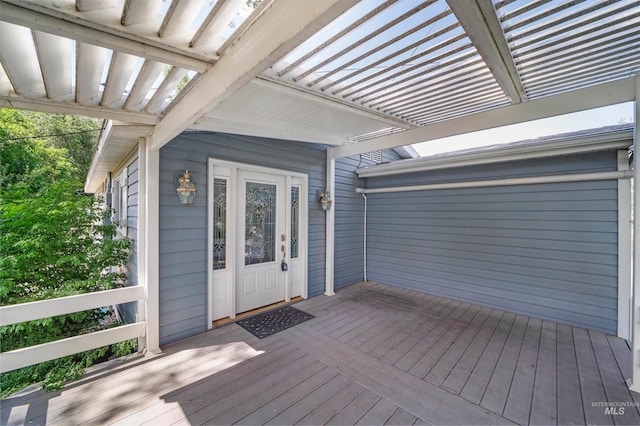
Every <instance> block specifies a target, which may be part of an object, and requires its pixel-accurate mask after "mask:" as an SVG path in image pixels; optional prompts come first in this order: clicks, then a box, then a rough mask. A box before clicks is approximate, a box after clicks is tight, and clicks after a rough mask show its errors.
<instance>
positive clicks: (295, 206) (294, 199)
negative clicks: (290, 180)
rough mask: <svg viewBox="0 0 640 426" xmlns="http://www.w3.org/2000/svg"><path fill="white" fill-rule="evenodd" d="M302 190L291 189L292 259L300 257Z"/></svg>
mask: <svg viewBox="0 0 640 426" xmlns="http://www.w3.org/2000/svg"><path fill="white" fill-rule="evenodd" d="M299 223H300V188H299V187H297V186H292V187H291V258H292V259H295V258H297V257H298V244H299V234H300V231H299V229H300V226H299Z"/></svg>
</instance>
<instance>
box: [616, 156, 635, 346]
mask: <svg viewBox="0 0 640 426" xmlns="http://www.w3.org/2000/svg"><path fill="white" fill-rule="evenodd" d="M629 169H630V166H629V151H628V150H626V149H623V150H619V151H618V171H627V170H629ZM631 300H632V294H631V181H630V179H618V337H622V338H623V339H631V327H632V325H631V316H632V308H631Z"/></svg>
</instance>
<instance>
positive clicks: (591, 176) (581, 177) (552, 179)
mask: <svg viewBox="0 0 640 426" xmlns="http://www.w3.org/2000/svg"><path fill="white" fill-rule="evenodd" d="M632 177H633V171H632V170H622V171H614V172H598V173H580V174H572V175H556V176H534V177H525V178H507V179H489V180H479V181H473V182H445V183H432V184H426V185H410V186H391V187H387V188H356V192H357V193H358V194H381V193H389V192H409V191H432V190H437V189H460V188H483V187H490V186H513V185H535V184H541V183H563V182H588V181H597V180H612V179H630V178H632Z"/></svg>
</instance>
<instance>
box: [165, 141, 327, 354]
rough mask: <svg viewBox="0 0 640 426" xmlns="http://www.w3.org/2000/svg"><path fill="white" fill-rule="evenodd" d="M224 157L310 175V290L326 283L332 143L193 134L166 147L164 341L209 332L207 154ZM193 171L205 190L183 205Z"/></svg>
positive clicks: (313, 292) (315, 290) (200, 188)
mask: <svg viewBox="0 0 640 426" xmlns="http://www.w3.org/2000/svg"><path fill="white" fill-rule="evenodd" d="M208 158H218V159H223V160H227V161H235V162H240V163H246V164H253V165H260V166H264V167H271V168H276V169H282V170H290V171H293V172H300V173H307V174H308V175H309V268H308V289H309V296H310V297H311V296H316V295H318V294H321V293H322V292H323V291H324V288H325V273H324V271H325V232H324V231H325V213H324V212H323V211H322V210H321V209H320V206H319V203H318V202H317V200H316V191H318V190H321V189H323V188H324V187H325V184H326V151H325V147H323V146H319V145H313V144H304V143H295V142H284V141H278V140H272V139H262V138H256V137H241V136H233V135H225V134H216V133H209V132H188V133H183V134H182V135H180V136H178V137H177V138H176V139H174V140H173V141H172V142H170V143H169V144H167V145H166V146H165V147H163V148H162V149H161V151H160V343H161V344H166V343H168V342H172V341H175V340H178V339H181V338H184V337H188V336H191V335H194V334H198V333H201V332H203V331H205V330H206V326H207V324H206V322H207V319H206V310H207V277H206V267H207V264H206V257H207V247H206V244H207V242H206V235H207V197H206V194H207V160H208ZM185 169H188V170H189V172H190V173H191V180H192V181H193V182H194V183H195V185H196V186H197V188H198V192H197V194H196V198H195V201H194V203H193V205H190V206H183V205H181V204H180V202H179V200H178V197H177V195H176V192H175V185H176V179H177V176H179V175H180V174H181V173H183V172H184V170H185Z"/></svg>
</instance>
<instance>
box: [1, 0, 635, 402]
mask: <svg viewBox="0 0 640 426" xmlns="http://www.w3.org/2000/svg"><path fill="white" fill-rule="evenodd" d="M247 3H249V4H250V5H248V4H247ZM251 3H259V4H258V5H256V4H251ZM0 63H1V64H2V67H1V68H0V105H1V106H2V107H8V108H20V109H29V110H36V111H44V112H52V113H62V114H76V115H83V116H90V117H97V118H102V119H106V120H107V125H106V127H105V129H104V131H103V132H102V135H101V139H100V142H99V145H98V147H97V149H96V154H95V156H94V160H93V163H92V167H91V171H90V173H89V176H88V177H87V182H86V190H87V191H89V192H93V191H95V190H96V189H97V188H98V187H99V185H100V184H101V182H102V181H103V180H104V178H105V177H106V175H107V173H108V172H109V171H111V170H112V169H113V168H114V167H115V166H117V164H118V163H119V162H120V161H121V160H122V159H123V157H124V156H126V155H127V154H129V153H130V152H131V150H132V149H134V148H135V147H136V146H138V147H139V157H140V164H141V175H144V176H157V171H158V160H159V149H160V148H161V147H162V146H163V145H165V144H166V143H168V142H169V141H170V140H171V139H173V138H174V137H175V136H177V135H178V134H180V133H181V132H184V131H186V130H206V131H219V132H227V133H238V134H245V135H255V136H263V137H273V138H279V139H284V140H296V141H305V142H311V143H322V144H327V145H330V146H332V148H331V149H329V151H328V159H329V161H328V169H329V170H328V171H329V173H328V175H329V176H330V177H331V176H332V170H333V164H334V162H333V160H334V159H335V158H339V157H343V156H347V155H353V154H359V153H364V152H369V151H374V150H380V149H386V148H395V147H400V146H405V145H409V144H413V143H418V142H424V141H429V140H433V139H437V138H441V137H446V136H452V135H455V134H461V133H467V132H472V131H475V130H482V129H487V128H492V127H497V126H502V125H508V124H513V123H518V122H524V121H529V120H533V119H538V118H544V117H549V116H555V115H560V114H565V113H570V112H575V111H581V110H585V109H590V108H596V107H600V106H606V105H612V104H617V103H622V102H628V101H635V102H636V106H637V103H638V100H639V99H640V77H638V73H639V72H640V1H638V0H619V1H615V0H262V2H252V1H249V2H247V1H246V0H217V1H211V0H0ZM639 110H640V108H637V107H636V117H635V122H636V123H638V121H639V120H638V114H639V112H638V111H639ZM636 134H637V132H636ZM524 136H525V137H526V135H524ZM636 139H637V137H636ZM140 184H141V185H142V186H143V188H144V189H145V190H144V192H143V194H144V200H141V211H140V215H141V217H144V219H145V220H144V221H141V224H142V223H143V225H141V226H143V229H141V232H142V233H143V235H145V239H144V241H141V242H140V248H139V254H140V256H141V259H143V261H142V262H141V265H143V266H144V267H143V268H142V270H141V273H142V275H141V279H142V280H143V281H146V282H150V283H151V282H157V276H155V274H157V267H154V264H153V262H154V261H155V262H157V256H155V254H154V253H153V251H154V250H157V246H158V244H157V242H158V241H157V238H158V236H157V232H147V230H152V229H157V223H158V217H157V215H158V213H157V209H153V208H149V207H150V206H157V205H158V204H157V203H158V182H157V180H154V179H149V178H145V179H144V182H143V181H141V182H140ZM327 186H328V188H329V190H331V189H332V181H331V178H329V182H328V185H327ZM635 201H636V205H640V196H638V194H637V193H636V194H635ZM332 215H333V213H332V212H331V213H330V214H329V215H328V220H327V240H328V244H329V245H331V244H332V236H333V216H332ZM636 223H638V222H637V221H636ZM144 227H146V228H144ZM327 251H328V253H329V254H328V257H327V281H328V282H332V277H333V268H332V258H331V259H329V258H330V257H331V256H330V251H329V250H327ZM639 252H640V245H638V244H636V250H635V253H636V256H638V253H639ZM154 256H155V260H154ZM636 264H637V263H636ZM156 266H157V265H156ZM638 269H639V268H635V271H636V281H637V279H640V275H638V274H640V272H638ZM328 288H331V287H330V286H328ZM157 297H158V295H157V291H152V290H149V291H148V294H147V305H146V306H147V311H148V312H147V320H148V321H152V320H153V318H154V317H155V318H157V315H158V313H157V305H158V303H157ZM639 301H640V291H639V289H637V288H636V297H635V302H634V303H635V309H634V312H635V313H636V315H637V316H640V314H638V312H639V310H638V307H639ZM154 310H156V311H155V312H154ZM633 324H634V326H633V330H634V339H633V341H634V345H635V347H634V351H633V355H634V383H635V384H636V386H638V389H640V355H639V354H640V322H639V318H638V317H636V318H635V319H634V323H633ZM153 339H154V337H153V336H148V340H149V342H148V345H149V347H150V348H154V347H157V341H156V342H153ZM155 339H156V340H157V336H156V337H155Z"/></svg>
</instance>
